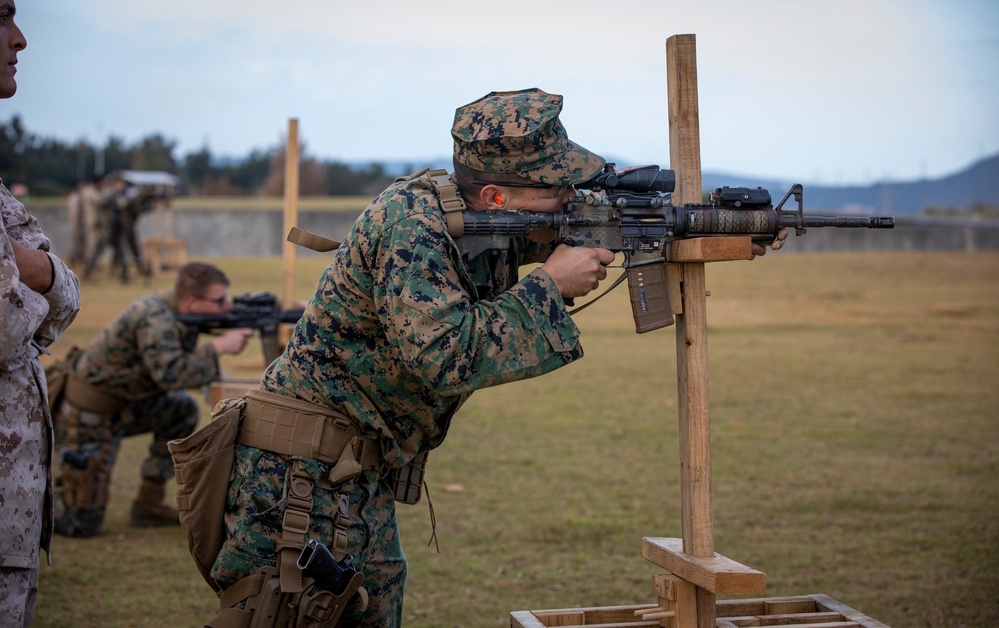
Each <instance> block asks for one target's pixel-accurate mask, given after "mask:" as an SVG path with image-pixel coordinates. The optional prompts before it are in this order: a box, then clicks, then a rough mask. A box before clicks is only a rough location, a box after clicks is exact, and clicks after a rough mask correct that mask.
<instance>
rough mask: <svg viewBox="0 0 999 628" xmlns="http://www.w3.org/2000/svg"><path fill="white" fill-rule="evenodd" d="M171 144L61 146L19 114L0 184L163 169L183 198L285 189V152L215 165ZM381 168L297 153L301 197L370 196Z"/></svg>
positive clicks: (54, 182) (0, 151) (62, 182)
mask: <svg viewBox="0 0 999 628" xmlns="http://www.w3.org/2000/svg"><path fill="white" fill-rule="evenodd" d="M176 152H177V142H176V141H175V140H172V139H170V138H167V137H165V136H164V135H162V134H160V133H153V134H150V135H148V136H146V137H144V138H142V139H141V140H139V141H137V142H135V143H134V144H127V143H126V142H125V141H124V140H123V139H121V138H120V137H116V136H114V135H112V136H111V137H109V138H108V141H107V143H106V144H105V145H104V146H102V147H98V146H94V145H92V144H90V143H89V142H87V141H85V140H79V141H77V142H74V143H66V142H63V141H61V140H58V139H55V138H51V137H43V136H41V135H39V134H37V133H32V132H31V131H29V130H28V129H27V128H26V127H25V126H24V123H23V121H22V120H21V117H20V116H19V115H14V116H12V117H11V118H10V120H8V121H6V122H3V123H0V178H2V179H3V180H4V182H6V183H7V184H8V185H10V184H12V183H23V184H25V185H27V186H28V188H29V190H30V193H31V194H32V195H33V196H55V195H64V194H67V193H68V192H69V191H70V190H71V189H72V188H73V186H74V185H75V184H76V182H79V181H86V180H90V179H92V178H93V177H95V176H101V175H104V174H107V173H111V172H114V171H116V170H162V171H165V172H169V173H171V174H174V175H177V176H178V177H179V178H180V181H181V184H180V187H181V192H182V193H185V194H189V195H192V196H200V195H204V196H258V195H263V196H280V195H281V194H282V193H283V190H284V169H285V168H284V164H285V147H284V146H278V147H273V148H267V149H254V150H253V151H251V152H250V154H249V155H247V156H245V157H243V158H239V159H219V158H217V157H216V156H215V155H213V154H212V153H211V151H210V150H209V149H208V147H207V146H206V147H204V148H201V149H200V150H197V151H194V152H191V153H188V154H186V155H183V156H182V157H175V153H176ZM399 174H404V173H390V172H388V171H387V169H386V168H385V167H384V166H383V165H382V164H377V163H373V164H368V165H364V166H352V165H348V164H344V163H341V162H337V161H321V160H318V159H316V158H314V157H312V156H309V155H308V154H307V152H306V150H305V147H304V145H300V147H299V184H298V187H299V194H300V195H302V196H331V195H332V196H353V195H362V196H373V195H375V194H377V193H379V192H381V190H383V189H384V188H385V187H386V186H387V185H388V184H389V183H390V182H391V181H392V179H393V178H395V177H396V176H397V175H399Z"/></svg>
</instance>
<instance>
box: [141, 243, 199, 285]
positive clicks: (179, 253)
mask: <svg viewBox="0 0 999 628" xmlns="http://www.w3.org/2000/svg"><path fill="white" fill-rule="evenodd" d="M142 248H143V252H144V255H145V258H146V262H147V263H148V264H149V269H150V271H152V273H153V277H164V276H167V275H169V274H171V273H173V272H176V270H177V269H178V268H180V267H181V266H183V265H184V264H186V263H187V259H188V248H189V247H188V243H187V240H181V239H179V238H165V237H147V238H143V239H142Z"/></svg>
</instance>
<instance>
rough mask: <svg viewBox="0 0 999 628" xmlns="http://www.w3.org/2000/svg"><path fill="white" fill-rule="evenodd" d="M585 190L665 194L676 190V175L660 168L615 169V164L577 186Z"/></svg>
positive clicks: (609, 165) (634, 167) (605, 167)
mask: <svg viewBox="0 0 999 628" xmlns="http://www.w3.org/2000/svg"><path fill="white" fill-rule="evenodd" d="M576 187H577V188H580V189H583V190H594V189H605V190H607V191H608V192H609V193H610V192H611V191H612V190H622V191H628V192H642V193H648V192H664V193H670V192H672V191H673V190H674V189H676V173H675V172H673V171H672V170H665V169H662V168H660V167H659V166H632V167H630V168H621V169H620V170H617V169H615V166H614V164H607V165H606V166H604V171H603V172H601V173H600V174H598V175H597V176H595V177H593V178H592V179H590V180H589V181H586V182H585V183H580V184H579V185H577V186H576Z"/></svg>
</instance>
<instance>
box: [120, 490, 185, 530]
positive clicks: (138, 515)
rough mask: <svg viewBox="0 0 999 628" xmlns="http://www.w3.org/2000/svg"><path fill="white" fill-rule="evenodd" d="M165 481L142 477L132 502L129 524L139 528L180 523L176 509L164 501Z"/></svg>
mask: <svg viewBox="0 0 999 628" xmlns="http://www.w3.org/2000/svg"><path fill="white" fill-rule="evenodd" d="M164 497H166V483H165V482H164V481H162V480H150V479H146V478H143V480H142V484H141V485H140V486H139V495H138V497H136V498H135V501H134V502H132V513H131V524H132V525H133V526H136V527H140V528H151V527H154V526H171V525H172V526H176V525H180V514H179V513H178V512H177V509H176V508H175V507H174V506H172V505H170V504H168V503H166V502H164V501H163V498H164Z"/></svg>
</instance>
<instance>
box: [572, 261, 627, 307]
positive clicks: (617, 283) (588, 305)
mask: <svg viewBox="0 0 999 628" xmlns="http://www.w3.org/2000/svg"><path fill="white" fill-rule="evenodd" d="M627 276H628V271H627V270H625V271H624V272H623V273H621V276H620V277H618V278H617V279H615V280H614V283H612V284H611V285H610V286H609V287H608V288H607V289H606V290H604V291H603V292H601V293H600V294H598V295H597V296H595V297H593V298H592V299H590V300H589V301H587V302H586V303H584V304H582V305H580V306H579V307H577V308H573V309H571V310H568V314H569V315H570V316H572V315H573V314H575V313H577V312H581V311H583V310H585V309H586V308H588V307H590V306H591V305H593V304H594V303H596V302H597V301H599V300H600V299H602V298H604V297H605V296H607V293H608V292H610V291H611V290H613V289H614V288H617V287H618V286H619V285H621V282H622V281H624V280H625V278H626V277H627Z"/></svg>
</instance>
